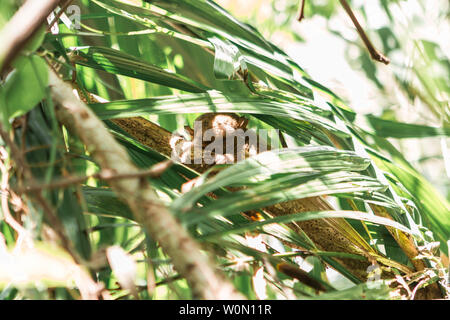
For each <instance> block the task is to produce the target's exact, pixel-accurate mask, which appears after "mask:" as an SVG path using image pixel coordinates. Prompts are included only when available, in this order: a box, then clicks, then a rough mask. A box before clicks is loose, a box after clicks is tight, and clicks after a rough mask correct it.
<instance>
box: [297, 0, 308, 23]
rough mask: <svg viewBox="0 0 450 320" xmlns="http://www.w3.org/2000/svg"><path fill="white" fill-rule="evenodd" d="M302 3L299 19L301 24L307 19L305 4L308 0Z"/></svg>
mask: <svg viewBox="0 0 450 320" xmlns="http://www.w3.org/2000/svg"><path fill="white" fill-rule="evenodd" d="M301 1H302V3H301V5H300V12H299V14H298V17H297V21H298V22H300V21H302V20H303V19H304V18H305V2H306V0H301Z"/></svg>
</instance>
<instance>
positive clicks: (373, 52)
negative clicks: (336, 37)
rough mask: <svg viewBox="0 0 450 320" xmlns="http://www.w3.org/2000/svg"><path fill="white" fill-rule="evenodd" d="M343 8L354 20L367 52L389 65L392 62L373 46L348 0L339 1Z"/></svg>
mask: <svg viewBox="0 0 450 320" xmlns="http://www.w3.org/2000/svg"><path fill="white" fill-rule="evenodd" d="M339 2H340V3H341V5H342V7H343V8H344V10H345V12H347V14H348V16H349V17H350V19H352V22H353V24H354V25H355V27H356V30H357V31H358V34H359V36H360V37H361V39H362V41H363V42H364V44H365V46H366V48H367V50H368V51H369V53H370V56H371V57H372V59H373V60H375V61H378V62H382V63H384V64H389V62H390V60H389V59H388V58H387V57H385V56H384V55H383V54H382V53H380V52H379V51H378V50H377V49H375V47H374V46H373V44H372V42H371V41H370V39H369V37H368V36H367V35H366V33H365V32H364V29H363V28H362V27H361V25H360V24H359V22H358V19H356V17H355V14H354V13H353V11H352V9H351V8H350V6H349V5H348V3H347V0H339Z"/></svg>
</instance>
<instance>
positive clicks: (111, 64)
mask: <svg viewBox="0 0 450 320" xmlns="http://www.w3.org/2000/svg"><path fill="white" fill-rule="evenodd" d="M72 52H73V53H74V55H75V56H74V58H73V59H74V61H75V63H77V64H79V65H82V66H86V67H90V68H94V69H99V70H103V71H106V72H109V73H112V74H121V75H124V76H128V77H132V78H137V79H141V80H145V81H149V82H152V83H157V84H160V85H163V86H168V87H171V88H176V89H180V90H184V91H188V92H205V91H206V90H207V88H206V87H205V86H203V85H202V84H199V83H196V82H195V81H194V80H191V79H189V78H187V77H184V76H182V75H179V74H176V73H173V72H169V71H167V70H164V69H161V68H160V67H157V66H155V65H152V64H150V63H147V62H145V61H143V60H140V59H137V58H136V57H134V56H132V55H129V54H126V53H123V52H120V51H118V50H114V49H110V48H106V47H82V48H74V49H73V50H72Z"/></svg>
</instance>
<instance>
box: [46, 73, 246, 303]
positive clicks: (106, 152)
mask: <svg viewBox="0 0 450 320" xmlns="http://www.w3.org/2000/svg"><path fill="white" fill-rule="evenodd" d="M49 86H50V89H51V94H52V98H53V100H54V102H55V104H56V105H57V106H58V107H57V109H56V114H57V117H58V119H59V120H60V122H61V123H63V124H64V125H65V126H66V127H67V128H68V129H69V130H71V131H74V132H76V133H77V135H78V136H79V138H80V140H81V141H82V142H83V143H84V144H85V145H86V147H87V149H88V150H89V152H90V153H91V155H92V157H93V158H94V159H95V160H96V161H97V162H98V163H99V165H100V167H101V168H102V170H108V171H110V172H113V173H114V174H130V173H131V174H134V173H138V172H139V171H138V169H137V168H136V167H135V166H134V165H133V164H132V162H131V160H130V159H129V156H128V153H127V151H126V150H125V149H124V147H122V146H121V145H119V144H118V143H117V142H116V141H115V139H114V138H113V136H112V135H111V134H110V133H109V131H108V130H107V128H106V127H105V125H104V124H103V122H101V121H100V120H99V119H98V118H97V117H96V116H95V115H94V113H93V112H92V111H91V110H90V109H89V108H88V107H87V106H86V105H85V104H84V103H83V102H82V101H80V100H78V99H77V97H76V96H75V95H74V94H73V92H72V90H73V89H72V87H71V86H69V85H68V84H67V83H64V82H63V81H62V80H61V79H60V78H59V77H58V76H57V75H56V74H55V73H54V72H53V71H52V70H51V69H50V68H49ZM110 185H111V187H112V188H113V189H114V190H115V192H116V193H117V194H118V195H119V196H120V197H121V198H122V199H124V200H125V201H126V202H127V203H128V205H129V206H130V208H131V210H132V212H133V214H134V215H135V217H136V220H137V221H139V222H140V223H141V224H142V225H143V226H144V227H145V229H146V230H147V231H148V232H149V234H150V235H151V236H152V237H153V239H155V240H156V241H158V242H159V243H160V245H161V247H162V248H163V250H164V251H165V252H166V253H167V254H168V255H169V256H170V257H171V258H172V262H173V265H174V267H175V268H176V269H177V270H178V272H179V273H180V274H181V275H182V276H184V277H185V278H186V280H187V281H188V283H189V285H190V287H191V289H192V292H193V296H194V297H195V298H201V299H242V298H243V296H241V295H240V294H239V293H237V292H236V290H235V288H234V287H233V286H232V285H231V284H230V283H229V282H228V281H227V280H226V279H225V278H224V276H223V275H222V274H221V273H220V272H218V270H217V269H216V268H215V266H214V264H213V262H212V261H211V260H210V258H209V257H208V256H206V255H205V254H204V253H203V252H202V251H201V248H200V246H199V245H198V244H197V243H196V242H195V241H194V240H193V239H192V238H191V237H190V236H189V234H188V232H187V231H186V230H185V229H184V228H183V227H182V226H181V225H180V224H179V223H178V222H177V220H176V219H175V217H174V216H173V214H172V213H171V212H170V211H169V210H168V209H167V208H166V206H165V205H164V204H163V203H162V202H161V201H160V200H159V198H158V197H157V195H156V193H155V191H154V190H153V189H152V188H151V186H150V185H149V184H148V183H146V182H145V181H142V180H141V179H138V178H135V179H126V180H123V179H118V180H117V179H115V180H111V181H110Z"/></svg>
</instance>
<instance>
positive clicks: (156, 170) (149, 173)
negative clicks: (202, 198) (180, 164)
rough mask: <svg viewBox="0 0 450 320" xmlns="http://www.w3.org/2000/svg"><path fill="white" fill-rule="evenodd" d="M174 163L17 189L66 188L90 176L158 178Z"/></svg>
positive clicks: (111, 178)
mask: <svg viewBox="0 0 450 320" xmlns="http://www.w3.org/2000/svg"><path fill="white" fill-rule="evenodd" d="M172 164H173V161H172V160H166V161H163V162H160V163H157V164H155V165H154V166H153V167H151V168H150V169H148V170H143V171H140V172H136V173H124V174H114V173H112V172H108V171H101V172H98V173H94V174H91V175H88V176H83V177H68V178H65V179H61V180H58V181H53V182H51V183H49V184H40V183H37V184H34V185H28V186H26V187H24V188H19V189H16V191H17V192H18V193H26V192H35V191H40V190H52V189H59V188H65V187H68V186H71V185H75V184H79V183H82V182H84V181H86V180H88V179H90V178H94V179H101V180H105V181H112V180H117V179H135V178H142V177H149V178H158V177H160V176H161V174H162V173H164V171H166V170H167V169H168V168H169V167H170V166H171V165H172Z"/></svg>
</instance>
